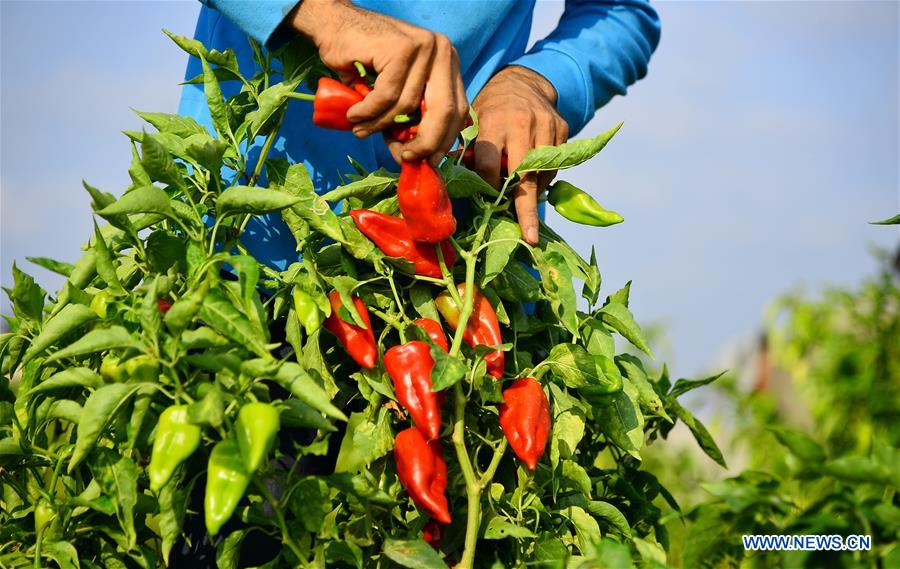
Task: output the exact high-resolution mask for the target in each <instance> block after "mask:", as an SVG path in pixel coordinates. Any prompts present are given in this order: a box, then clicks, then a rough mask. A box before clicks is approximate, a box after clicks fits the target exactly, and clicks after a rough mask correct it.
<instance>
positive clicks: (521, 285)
mask: <svg viewBox="0 0 900 569" xmlns="http://www.w3.org/2000/svg"><path fill="white" fill-rule="evenodd" d="M491 286H492V288H493V289H494V290H495V291H497V295H498V296H500V297H501V298H503V299H505V300H509V301H512V302H537V301H538V300H540V298H541V283H540V282H538V280H537V279H536V278H534V276H532V274H531V273H530V272H528V269H526V268H525V265H523V264H522V263H519V262H518V261H513V262H511V263H509V264H507V265H506V267H504V269H503V272H501V273H500V274H499V275H497V277H496V278H495V279H494V280H493V281H491Z"/></svg>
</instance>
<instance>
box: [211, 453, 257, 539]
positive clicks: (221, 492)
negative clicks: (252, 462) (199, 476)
mask: <svg viewBox="0 0 900 569" xmlns="http://www.w3.org/2000/svg"><path fill="white" fill-rule="evenodd" d="M250 478H251V474H250V473H249V472H247V468H246V467H245V466H244V461H243V459H242V458H241V451H240V449H239V448H238V444H237V441H236V440H235V439H234V438H233V437H229V438H227V439H225V440H223V441H221V442H219V443H218V444H216V446H214V447H213V449H212V452H211V453H210V455H209V466H208V467H207V469H206V497H205V499H204V501H203V506H204V515H205V518H206V529H207V531H209V534H210V535H213V536H214V535H216V534H217V533H219V530H220V529H222V526H224V525H225V522H227V521H228V520H229V519H230V518H231V515H232V514H233V513H234V510H235V508H237V505H238V504H239V503H240V501H241V498H243V497H244V492H245V491H246V490H247V486H248V485H249V484H250Z"/></svg>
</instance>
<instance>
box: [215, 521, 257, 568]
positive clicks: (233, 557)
mask: <svg viewBox="0 0 900 569" xmlns="http://www.w3.org/2000/svg"><path fill="white" fill-rule="evenodd" d="M249 532H250V530H249V529H246V528H243V529H238V530H235V531H233V532H231V533H229V534H228V536H227V537H226V538H225V539H223V540H222V541H221V542H220V543H219V545H218V546H217V547H216V568H217V569H238V567H239V565H238V563H239V562H240V559H241V545H242V544H243V543H244V538H245V537H247V534H248V533H249Z"/></svg>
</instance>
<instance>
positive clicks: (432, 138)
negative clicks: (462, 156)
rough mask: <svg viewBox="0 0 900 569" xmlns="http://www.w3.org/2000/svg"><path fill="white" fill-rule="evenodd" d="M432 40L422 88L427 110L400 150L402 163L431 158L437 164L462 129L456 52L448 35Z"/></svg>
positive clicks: (438, 35) (462, 115)
mask: <svg viewBox="0 0 900 569" xmlns="http://www.w3.org/2000/svg"><path fill="white" fill-rule="evenodd" d="M435 37H436V45H435V52H434V59H433V60H432V63H431V73H430V75H429V76H428V79H427V84H426V87H425V105H426V108H427V110H426V112H425V113H424V115H423V117H422V122H421V123H420V124H419V133H418V135H417V136H416V138H414V139H413V140H412V141H410V142H409V143H408V144H407V145H406V147H405V148H404V149H403V159H404V160H415V159H416V158H422V157H430V158H432V159H437V160H438V161H439V160H440V157H441V156H442V155H443V154H444V153H445V152H446V151H447V150H449V149H450V146H451V145H452V144H453V139H454V138H455V137H456V135H457V134H459V131H460V130H462V125H463V120H464V111H463V110H462V107H463V105H462V104H460V103H459V102H458V101H457V92H458V82H461V79H460V73H459V63H458V60H457V56H456V50H455V49H454V48H453V45H452V44H451V43H450V40H449V38H447V36H444V35H441V34H437V35H436V36H435Z"/></svg>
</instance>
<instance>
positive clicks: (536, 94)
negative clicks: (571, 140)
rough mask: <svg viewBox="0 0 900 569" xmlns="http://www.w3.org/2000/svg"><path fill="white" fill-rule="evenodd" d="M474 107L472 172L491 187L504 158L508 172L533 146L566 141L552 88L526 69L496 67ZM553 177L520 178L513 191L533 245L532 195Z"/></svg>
mask: <svg viewBox="0 0 900 569" xmlns="http://www.w3.org/2000/svg"><path fill="white" fill-rule="evenodd" d="M473 107H474V108H475V111H476V112H477V113H478V125H479V130H478V138H477V139H476V140H475V170H476V171H477V172H478V173H479V174H480V175H481V177H482V178H484V179H485V180H487V182H488V183H490V184H491V185H493V186H494V187H495V188H499V187H500V157H501V156H502V155H503V154H506V155H507V161H508V163H509V171H510V172H512V171H513V170H515V169H516V167H517V166H518V165H519V164H520V163H521V162H522V159H523V158H524V157H525V154H526V153H528V151H529V150H531V149H532V148H535V147H538V146H545V145H557V144H562V143H563V142H565V141H566V139H568V137H569V126H568V125H567V124H566V121H565V120H564V119H563V118H562V117H561V116H560V115H559V113H557V112H556V89H554V88H553V85H551V84H550V82H549V81H547V79H545V78H544V77H543V76H542V75H539V74H538V73H535V72H534V71H531V70H530V69H527V68H525V67H518V66H510V67H506V68H504V69H501V70H500V71H499V72H498V73H497V74H496V75H494V76H493V77H492V78H491V80H490V81H488V84H487V85H485V87H484V89H482V90H481V93H479V94H478V97H477V98H476V99H475V103H474V104H473ZM554 175H555V172H542V173H540V174H536V173H528V174H525V175H523V176H522V180H521V181H520V182H519V185H518V186H517V187H516V189H515V192H514V193H513V198H514V199H515V204H516V216H517V217H518V219H519V226H520V227H521V228H522V236H523V237H524V238H525V241H527V242H528V243H530V244H532V245H537V242H538V215H537V197H538V195H539V194H540V193H541V192H542V191H543V190H544V189H545V188H546V187H547V185H548V184H549V183H550V181H551V180H553V176H554Z"/></svg>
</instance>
